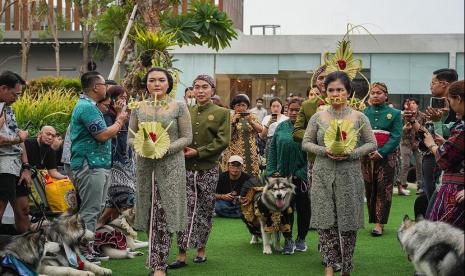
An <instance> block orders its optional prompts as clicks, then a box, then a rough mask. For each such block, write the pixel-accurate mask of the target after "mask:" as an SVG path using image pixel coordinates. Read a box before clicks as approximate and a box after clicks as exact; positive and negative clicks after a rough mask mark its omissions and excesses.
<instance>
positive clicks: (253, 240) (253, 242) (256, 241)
mask: <svg viewBox="0 0 465 276" xmlns="http://www.w3.org/2000/svg"><path fill="white" fill-rule="evenodd" d="M257 243H260V240H259V239H258V237H257V236H255V235H252V239H251V240H250V244H257Z"/></svg>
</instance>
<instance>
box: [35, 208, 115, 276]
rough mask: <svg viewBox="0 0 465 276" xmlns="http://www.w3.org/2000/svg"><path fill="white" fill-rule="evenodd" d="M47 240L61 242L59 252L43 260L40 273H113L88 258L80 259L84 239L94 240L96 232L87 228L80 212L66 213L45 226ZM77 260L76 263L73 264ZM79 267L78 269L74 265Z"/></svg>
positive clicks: (58, 275) (52, 275) (84, 275)
mask: <svg viewBox="0 0 465 276" xmlns="http://www.w3.org/2000/svg"><path fill="white" fill-rule="evenodd" d="M45 233H46V236H47V240H50V241H53V242H56V243H59V244H60V250H59V252H57V253H55V254H51V255H49V254H47V256H45V258H44V259H43V260H42V265H41V267H40V269H39V271H40V273H43V274H46V275H49V276H61V275H76V276H78V275H80V276H94V275H111V274H112V271H111V270H110V269H107V268H103V267H100V266H98V265H96V264H93V263H91V262H88V261H87V260H85V259H84V260H80V261H78V260H77V259H78V258H77V256H78V255H80V252H79V245H80V243H81V240H82V239H87V240H92V239H93V237H94V234H93V233H92V232H91V231H89V230H87V229H86V227H85V224H84V221H83V220H82V218H81V216H80V215H79V214H75V215H74V214H72V213H68V212H67V213H64V214H62V215H61V216H60V217H58V218H56V219H55V220H54V221H53V222H52V223H51V224H50V225H48V226H47V227H46V228H45ZM74 262H76V263H75V264H73V263H74ZM76 266H77V267H79V269H76V268H74V267H76Z"/></svg>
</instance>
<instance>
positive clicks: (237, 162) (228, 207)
mask: <svg viewBox="0 0 465 276" xmlns="http://www.w3.org/2000/svg"><path fill="white" fill-rule="evenodd" d="M242 165H244V159H242V157H240V156H239V155H233V156H231V157H229V160H228V171H226V172H223V173H221V174H220V177H219V180H218V185H217V186H216V194H215V198H216V202H215V213H216V214H217V215H219V216H221V217H227V218H239V217H240V216H241V204H240V203H239V200H238V197H239V194H240V192H241V189H242V186H243V185H244V183H245V182H246V181H247V180H249V179H250V175H248V174H246V173H245V172H242Z"/></svg>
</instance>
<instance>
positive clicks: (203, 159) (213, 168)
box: [169, 75, 231, 269]
mask: <svg viewBox="0 0 465 276" xmlns="http://www.w3.org/2000/svg"><path fill="white" fill-rule="evenodd" d="M193 87H194V95H195V99H196V102H197V105H195V106H194V107H192V108H191V109H190V110H189V111H190V113H191V121H192V132H193V139H192V144H191V145H190V146H189V147H187V148H185V150H184V155H185V157H186V169H187V173H186V176H187V212H188V214H187V215H188V224H187V229H185V230H184V231H182V232H179V233H178V247H179V254H178V256H177V258H176V261H175V262H173V263H172V264H171V265H169V268H171V269H174V268H180V267H183V266H186V257H187V255H186V252H187V249H188V248H196V249H197V256H196V257H195V258H194V260H193V262H194V263H203V262H205V261H206V260H207V257H206V256H205V246H206V244H207V241H208V235H209V234H210V230H211V227H212V216H213V210H214V208H215V191H216V185H217V183H218V177H219V168H218V160H219V157H220V155H221V153H222V152H223V150H225V149H226V148H227V147H228V145H229V141H230V140H231V124H230V116H229V110H227V109H226V108H223V107H219V106H217V105H215V104H213V103H212V102H211V97H212V96H213V95H214V93H215V81H214V79H213V78H212V77H210V76H208V75H199V76H197V78H195V80H194V83H193Z"/></svg>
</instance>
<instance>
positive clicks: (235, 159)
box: [228, 155, 244, 165]
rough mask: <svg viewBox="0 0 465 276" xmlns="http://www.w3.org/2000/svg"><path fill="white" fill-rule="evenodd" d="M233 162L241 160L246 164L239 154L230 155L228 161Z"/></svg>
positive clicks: (240, 161)
mask: <svg viewBox="0 0 465 276" xmlns="http://www.w3.org/2000/svg"><path fill="white" fill-rule="evenodd" d="M232 162H239V163H241V165H244V159H242V157H240V156H239V155H233V156H231V157H229V160H228V163H232Z"/></svg>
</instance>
